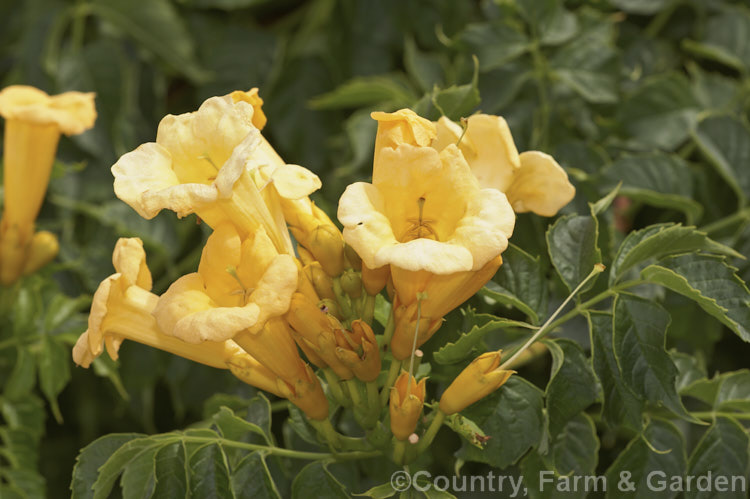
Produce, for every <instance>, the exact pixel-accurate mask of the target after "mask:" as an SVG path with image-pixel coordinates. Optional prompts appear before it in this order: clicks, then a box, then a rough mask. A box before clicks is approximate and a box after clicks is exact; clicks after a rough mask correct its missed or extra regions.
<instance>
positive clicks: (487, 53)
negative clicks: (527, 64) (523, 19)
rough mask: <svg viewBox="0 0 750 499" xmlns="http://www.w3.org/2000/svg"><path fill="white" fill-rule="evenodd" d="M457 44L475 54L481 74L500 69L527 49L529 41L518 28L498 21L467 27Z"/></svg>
mask: <svg viewBox="0 0 750 499" xmlns="http://www.w3.org/2000/svg"><path fill="white" fill-rule="evenodd" d="M458 42H459V43H460V44H462V45H465V46H467V48H468V52H469V53H471V54H476V56H477V58H478V59H479V67H480V70H481V71H483V72H484V71H490V70H493V69H498V68H501V67H502V66H503V65H505V64H506V63H508V62H510V61H512V60H513V59H515V58H516V57H518V56H520V55H521V54H523V53H524V52H526V51H527V50H528V47H529V40H528V39H527V38H526V36H525V35H524V34H523V33H522V32H521V31H520V30H519V29H518V28H516V27H515V26H511V25H510V24H506V23H503V22H502V21H499V20H498V21H496V22H493V23H481V24H479V23H478V24H469V25H467V26H466V28H465V29H464V30H463V31H462V32H461V34H460V36H459V37H458Z"/></svg>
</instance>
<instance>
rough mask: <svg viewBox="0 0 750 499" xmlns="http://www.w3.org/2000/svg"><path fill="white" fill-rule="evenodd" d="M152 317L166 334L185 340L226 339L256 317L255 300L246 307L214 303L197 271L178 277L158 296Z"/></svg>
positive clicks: (193, 341) (191, 341) (256, 307)
mask: <svg viewBox="0 0 750 499" xmlns="http://www.w3.org/2000/svg"><path fill="white" fill-rule="evenodd" d="M153 314H154V317H155V318H156V322H157V324H158V325H159V328H160V329H161V330H162V331H164V333H165V334H169V335H171V336H175V337H177V338H179V339H181V340H183V341H185V342H187V343H200V342H203V341H209V340H210V341H225V340H228V339H231V338H232V337H234V335H235V334H236V333H238V332H240V331H242V330H243V329H246V328H249V327H252V326H254V325H255V323H256V322H257V321H258V316H259V314H260V310H259V309H258V306H257V305H255V304H254V303H250V304H248V305H246V306H245V307H217V306H216V303H215V302H214V301H213V300H212V299H211V297H210V296H208V295H207V294H206V292H205V288H204V284H203V279H202V278H201V276H200V274H197V273H194V274H188V275H185V276H182V277H181V278H179V279H177V280H176V281H175V282H174V283H173V284H172V285H171V286H170V287H169V289H167V291H166V293H164V294H163V295H162V296H160V297H159V302H158V303H157V305H156V308H155V309H154V312H153Z"/></svg>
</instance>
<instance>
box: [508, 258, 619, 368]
mask: <svg viewBox="0 0 750 499" xmlns="http://www.w3.org/2000/svg"><path fill="white" fill-rule="evenodd" d="M603 271H604V265H601V264H597V265H594V268H593V269H592V270H591V272H589V275H587V276H586V278H585V279H584V280H583V281H581V283H580V284H579V285H578V286H576V288H575V289H574V290H573V291H572V292H571V293H570V294H569V295H568V297H567V298H565V301H563V302H562V304H561V305H560V306H559V307H557V310H555V312H554V313H553V314H552V315H550V316H549V319H547V322H545V323H544V324H542V327H540V328H539V329H538V330H537V332H536V333H534V335H533V336H532V337H531V338H529V340H528V341H527V342H526V343H524V345H523V346H522V347H521V348H519V349H518V350H516V352H515V353H514V354H513V355H512V356H511V357H510V358H509V359H508V360H506V361H505V362H503V363H502V364H501V365H500V367H499V368H498V369H505V368H506V367H507V366H508V365H509V364H511V363H512V362H513V361H514V360H516V358H518V356H519V355H521V354H522V353H523V352H524V351H526V349H527V348H529V347H530V346H531V345H533V344H534V343H535V342H536V341H538V340H540V339H542V338H543V337H544V336H545V335H547V333H548V332H549V331H552V328H551V327H550V326H551V325H552V324H553V323H554V320H555V317H557V316H558V315H559V314H560V312H562V309H563V308H565V306H566V305H567V304H568V302H569V301H570V300H572V299H573V297H574V296H575V295H576V294H578V292H579V291H580V290H581V289H582V288H583V286H584V285H586V283H587V282H589V281H590V280H591V279H593V278H594V277H595V276H597V275H599V274H600V273H602V272H603ZM607 291H609V290H607ZM602 299H604V298H602ZM577 308H578V307H576V309H577ZM576 309H574V311H575V310H576Z"/></svg>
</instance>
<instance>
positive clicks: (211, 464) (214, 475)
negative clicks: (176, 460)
mask: <svg viewBox="0 0 750 499" xmlns="http://www.w3.org/2000/svg"><path fill="white" fill-rule="evenodd" d="M189 466H190V472H191V474H190V493H191V495H192V496H194V497H222V498H232V497H234V492H233V491H232V484H231V482H230V479H229V464H228V463H227V457H226V455H225V454H224V449H222V447H221V446H220V445H218V444H207V445H204V446H202V447H199V448H198V449H197V450H195V451H194V452H193V454H192V455H191V456H190V464H189Z"/></svg>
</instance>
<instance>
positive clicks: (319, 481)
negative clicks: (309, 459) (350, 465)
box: [292, 461, 349, 499]
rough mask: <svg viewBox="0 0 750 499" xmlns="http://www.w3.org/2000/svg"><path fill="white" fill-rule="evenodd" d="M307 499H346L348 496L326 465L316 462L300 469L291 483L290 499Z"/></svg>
mask: <svg viewBox="0 0 750 499" xmlns="http://www.w3.org/2000/svg"><path fill="white" fill-rule="evenodd" d="M307 497H320V498H324V499H328V498H342V499H346V498H348V497H349V494H348V492H347V491H346V489H345V488H344V486H343V485H342V484H341V483H340V482H339V481H338V480H336V478H335V477H334V476H333V475H332V474H331V472H330V471H328V469H327V467H326V465H325V464H323V463H322V462H319V461H318V462H313V463H310V464H308V465H307V466H305V467H304V468H302V471H300V472H299V473H298V474H297V476H296V477H295V478H294V482H293V483H292V499H296V498H300V499H301V498H307Z"/></svg>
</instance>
